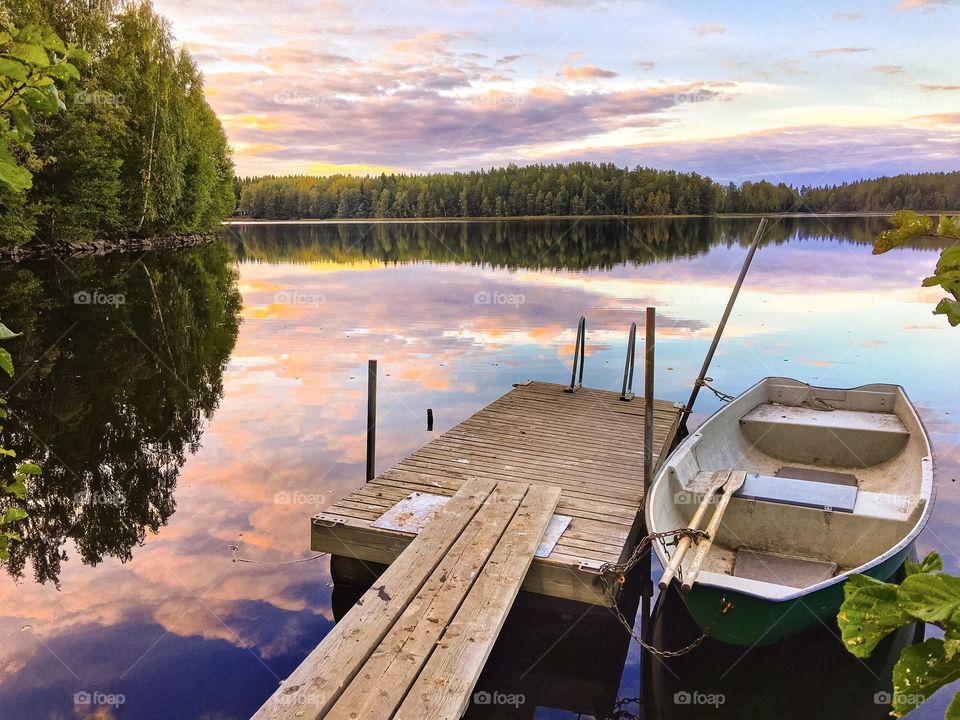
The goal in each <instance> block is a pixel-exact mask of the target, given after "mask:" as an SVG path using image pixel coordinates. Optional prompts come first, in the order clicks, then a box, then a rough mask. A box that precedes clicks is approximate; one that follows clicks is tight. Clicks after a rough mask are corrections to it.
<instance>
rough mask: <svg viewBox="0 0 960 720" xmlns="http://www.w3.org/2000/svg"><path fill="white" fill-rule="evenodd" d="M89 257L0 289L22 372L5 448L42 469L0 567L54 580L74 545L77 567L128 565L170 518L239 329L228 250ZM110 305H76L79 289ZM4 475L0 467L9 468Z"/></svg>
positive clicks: (22, 272)
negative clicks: (112, 300)
mask: <svg viewBox="0 0 960 720" xmlns="http://www.w3.org/2000/svg"><path fill="white" fill-rule="evenodd" d="M132 261H133V259H132V258H130V257H129V256H126V257H122V256H113V257H110V256H108V257H103V258H92V257H90V258H83V259H77V260H73V261H70V262H69V263H67V265H63V264H59V263H53V262H50V263H46V264H43V265H37V266H33V267H27V268H19V269H17V270H15V271H11V274H12V275H13V276H14V277H13V278H12V282H10V283H7V284H5V285H4V286H3V287H0V307H2V308H3V316H4V321H5V322H6V323H8V324H9V325H10V326H11V327H14V328H16V329H17V330H19V331H22V332H23V337H21V338H19V339H18V340H17V341H16V342H15V343H11V344H10V345H11V347H10V349H11V350H12V351H13V352H14V354H15V363H16V366H17V368H18V370H19V373H18V375H17V376H16V377H15V378H14V380H13V382H12V383H11V384H10V385H9V387H8V389H7V390H5V391H4V394H5V395H7V394H8V391H9V395H8V396H9V401H10V407H11V408H12V411H13V412H12V418H11V421H10V422H9V424H8V426H7V428H6V432H7V434H8V436H9V437H8V441H7V445H8V446H9V447H14V448H16V449H17V451H18V454H19V457H20V458H21V459H24V458H31V459H34V460H36V461H37V462H39V464H40V465H41V466H42V468H43V473H42V475H41V476H40V477H38V478H35V479H34V481H33V483H32V484H31V485H30V487H29V496H28V509H29V511H30V517H29V519H28V520H27V521H26V523H25V527H24V540H23V542H22V543H19V544H16V545H15V546H14V548H13V552H12V555H11V558H10V561H9V563H7V567H6V569H7V570H8V572H9V573H10V574H11V575H13V576H15V577H20V576H21V575H22V574H23V572H24V568H25V565H26V563H27V561H28V560H29V562H30V564H31V565H32V566H33V569H34V576H35V578H36V580H37V581H38V582H47V581H52V582H54V583H56V582H57V581H58V578H59V574H60V564H61V562H62V561H63V560H65V559H66V553H65V552H64V550H63V546H64V544H65V542H66V540H67V539H68V538H69V539H72V540H73V541H74V542H75V544H76V547H77V550H78V552H79V553H80V557H81V559H82V560H83V562H85V563H88V564H96V563H98V562H100V561H101V560H102V559H103V558H104V557H108V556H110V557H116V558H120V559H121V560H128V559H130V557H131V549H132V547H133V546H134V545H136V544H138V543H141V542H142V541H143V539H144V537H145V535H146V532H147V530H148V529H149V530H150V531H151V532H156V531H157V530H158V529H159V528H160V527H161V526H162V525H164V524H165V523H166V521H167V519H168V518H169V517H170V515H171V514H172V513H173V510H174V498H173V491H174V488H175V486H176V479H177V474H178V472H179V470H180V467H181V466H182V465H183V463H184V460H185V454H186V452H187V451H191V452H192V451H194V450H196V448H197V447H198V446H199V442H200V436H201V424H202V422H203V421H204V420H205V419H209V418H210V416H211V415H212V413H213V412H214V410H215V409H216V408H217V405H218V404H219V401H220V398H221V396H222V394H223V370H224V367H225V365H226V363H227V361H228V359H229V357H230V353H231V352H232V350H233V346H234V343H235V341H236V337H237V331H238V328H239V322H240V320H239V309H240V302H241V301H240V294H239V292H238V290H237V279H236V271H235V269H234V268H233V266H232V265H231V264H230V258H229V255H228V253H227V252H226V249H225V247H224V246H223V245H222V244H219V243H216V244H213V245H210V246H206V247H201V248H195V249H192V250H187V251H183V252H179V253H164V254H158V255H147V256H145V257H144V258H143V259H142V260H140V261H137V262H136V263H135V264H133V265H132V266H131V264H130V263H131V262H132ZM84 292H86V293H94V292H96V293H97V294H98V298H97V299H98V300H106V298H107V296H110V295H113V296H115V297H117V298H119V297H121V296H122V298H123V302H122V303H121V304H117V305H109V304H77V303H76V302H75V301H74V295H75V294H76V293H84ZM4 467H5V466H4Z"/></svg>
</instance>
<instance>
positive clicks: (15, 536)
mask: <svg viewBox="0 0 960 720" xmlns="http://www.w3.org/2000/svg"><path fill="white" fill-rule="evenodd" d="M3 536H4V537H5V538H7V539H8V540H16V541H17V542H19V541H21V540H23V538H22V537H20V533H17V532H13V531H12V530H8V531H7V532H5V533H4V534H3Z"/></svg>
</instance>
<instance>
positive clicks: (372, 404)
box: [367, 360, 377, 482]
mask: <svg viewBox="0 0 960 720" xmlns="http://www.w3.org/2000/svg"><path fill="white" fill-rule="evenodd" d="M376 458H377V361H376V360H370V361H369V362H368V363H367V482H370V481H371V480H373V477H374V475H376V472H377V468H376Z"/></svg>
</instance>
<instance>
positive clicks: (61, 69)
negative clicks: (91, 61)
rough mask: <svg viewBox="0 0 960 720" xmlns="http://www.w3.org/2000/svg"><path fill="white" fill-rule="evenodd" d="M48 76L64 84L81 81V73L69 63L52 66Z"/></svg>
mask: <svg viewBox="0 0 960 720" xmlns="http://www.w3.org/2000/svg"><path fill="white" fill-rule="evenodd" d="M47 75H49V76H50V77H52V78H56V79H57V80H61V81H63V82H66V81H67V80H79V79H80V71H79V70H77V69H76V68H75V67H74V66H73V65H71V64H70V63H68V62H63V63H57V64H56V65H51V66H50V67H49V68H47Z"/></svg>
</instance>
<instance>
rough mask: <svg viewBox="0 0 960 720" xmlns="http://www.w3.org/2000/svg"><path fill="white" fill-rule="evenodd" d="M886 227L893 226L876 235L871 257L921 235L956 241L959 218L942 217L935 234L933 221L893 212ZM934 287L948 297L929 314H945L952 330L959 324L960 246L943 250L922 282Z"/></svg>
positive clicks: (959, 224) (904, 211)
mask: <svg viewBox="0 0 960 720" xmlns="http://www.w3.org/2000/svg"><path fill="white" fill-rule="evenodd" d="M890 224H891V225H893V227H892V228H891V229H890V230H884V231H883V232H882V233H880V234H879V235H878V236H877V239H876V241H875V243H874V246H873V253H874V255H879V254H881V253H885V252H887V251H888V250H892V249H893V248H895V247H898V246H899V245H902V244H903V243H905V242H907V241H908V240H911V239H913V238H915V237H919V236H923V235H933V234H936V235H939V236H940V237H946V238H957V239H960V217H949V216H947V215H944V216H942V217H941V218H940V221H939V223H938V225H937V229H936V233H934V229H933V218H931V217H929V216H927V215H920V214H919V213H915V212H913V211H911V210H901V211H900V212H897V213H894V215H893V217H892V218H890ZM937 285H939V286H940V287H941V288H943V290H944V291H945V292H947V293H949V295H950V297H945V298H943V299H942V300H941V301H940V302H939V304H938V305H937V307H936V309H935V310H934V311H933V314H934V315H946V316H947V322H949V323H950V324H951V325H952V326H954V327H956V326H957V325H960V243H958V244H957V245H954V246H953V247H950V248H947V249H946V250H944V251H943V253H942V254H941V255H940V260H939V261H938V262H937V267H936V271H935V272H934V274H933V275H931V276H930V277H928V278H925V279H924V281H923V286H924V287H936V286H937Z"/></svg>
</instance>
